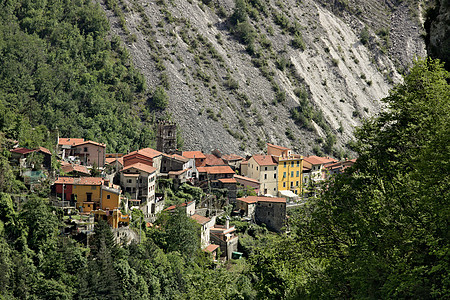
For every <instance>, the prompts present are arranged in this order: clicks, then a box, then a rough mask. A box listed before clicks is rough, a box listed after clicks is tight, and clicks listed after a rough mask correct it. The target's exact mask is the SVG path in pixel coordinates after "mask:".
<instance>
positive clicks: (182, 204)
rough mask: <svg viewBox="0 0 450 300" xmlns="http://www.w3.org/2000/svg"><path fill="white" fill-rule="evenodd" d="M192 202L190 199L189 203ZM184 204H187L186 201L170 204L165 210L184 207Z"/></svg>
mask: <svg viewBox="0 0 450 300" xmlns="http://www.w3.org/2000/svg"><path fill="white" fill-rule="evenodd" d="M191 203H192V201H189V202H188V203H187V204H188V205H189V204H191ZM183 206H186V202H183V203H181V204H178V205H172V206H169V207H168V208H166V209H164V210H165V211H169V210H173V209H175V208H176V207H183Z"/></svg>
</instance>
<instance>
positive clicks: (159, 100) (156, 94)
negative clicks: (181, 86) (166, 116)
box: [152, 86, 169, 109]
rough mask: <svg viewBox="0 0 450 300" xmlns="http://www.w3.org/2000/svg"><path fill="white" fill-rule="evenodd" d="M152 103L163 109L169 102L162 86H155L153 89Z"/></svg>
mask: <svg viewBox="0 0 450 300" xmlns="http://www.w3.org/2000/svg"><path fill="white" fill-rule="evenodd" d="M152 103H153V105H154V106H155V107H156V108H158V109H165V108H166V107H167V105H168V104H169V96H167V93H166V91H165V90H164V88H163V87H162V86H157V87H156V89H155V90H154V91H153V96H152Z"/></svg>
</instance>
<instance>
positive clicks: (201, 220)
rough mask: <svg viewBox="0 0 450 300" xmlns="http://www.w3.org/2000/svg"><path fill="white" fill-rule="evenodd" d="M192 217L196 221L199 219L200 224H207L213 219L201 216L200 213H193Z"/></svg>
mask: <svg viewBox="0 0 450 300" xmlns="http://www.w3.org/2000/svg"><path fill="white" fill-rule="evenodd" d="M191 218H192V219H194V220H195V221H197V223H198V224H200V225H203V224H206V223H208V222H209V221H211V219H210V218H207V217H203V216H200V215H198V214H193V215H192V216H191Z"/></svg>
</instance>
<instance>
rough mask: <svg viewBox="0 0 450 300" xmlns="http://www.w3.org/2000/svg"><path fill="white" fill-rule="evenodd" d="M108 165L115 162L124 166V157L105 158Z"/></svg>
mask: <svg viewBox="0 0 450 300" xmlns="http://www.w3.org/2000/svg"><path fill="white" fill-rule="evenodd" d="M105 161H106V164H107V165H110V164H112V163H114V162H115V161H117V162H118V163H119V164H121V165H122V166H123V158H122V157H117V158H116V157H106V158H105Z"/></svg>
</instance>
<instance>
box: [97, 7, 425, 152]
mask: <svg viewBox="0 0 450 300" xmlns="http://www.w3.org/2000/svg"><path fill="white" fill-rule="evenodd" d="M367 1H368V0H367ZM262 2H264V3H270V5H268V6H267V8H268V10H267V15H264V13H262V12H261V11H258V10H256V12H257V18H251V19H250V23H251V24H252V26H253V28H254V29H255V31H256V33H257V34H256V41H257V42H256V43H255V45H256V50H257V52H258V51H259V52H260V53H261V55H260V57H259V58H258V57H257V56H255V55H254V56H251V55H249V54H248V53H247V51H246V47H245V46H244V45H243V44H241V43H239V42H238V41H237V40H236V38H235V37H234V36H233V35H232V33H230V30H229V29H228V25H227V18H225V17H219V16H218V14H217V12H218V11H219V8H218V7H219V6H221V7H222V8H223V11H225V12H226V14H227V15H228V16H229V15H231V13H232V11H233V7H234V1H232V0H219V1H218V2H212V3H213V4H214V3H216V4H217V7H215V8H214V7H213V5H211V7H212V8H211V7H208V6H206V5H204V4H202V2H201V1H198V0H192V1H186V0H171V1H167V2H164V3H165V4H164V3H163V1H160V2H153V1H151V2H148V1H141V0H137V1H130V0H123V3H125V5H126V6H127V7H128V12H125V13H124V15H125V18H126V20H127V22H126V25H127V29H128V30H129V32H130V34H134V35H135V36H136V41H134V42H132V43H130V42H126V45H127V47H128V50H129V52H130V54H131V56H132V58H133V61H134V63H135V66H136V67H137V68H138V69H140V70H141V71H142V72H143V73H144V75H145V76H146V78H147V83H148V86H149V88H150V89H153V88H154V87H155V86H157V85H158V84H161V82H162V79H161V78H163V77H166V78H167V79H166V81H168V83H169V88H168V89H167V93H168V95H169V98H170V103H169V106H168V108H167V110H166V112H162V113H161V112H155V113H156V115H163V114H167V113H168V114H171V118H172V119H173V120H175V121H176V122H177V123H178V124H179V125H180V126H181V128H182V135H183V138H184V148H185V149H198V150H204V151H211V150H213V149H215V148H218V149H219V150H221V151H222V152H223V153H240V154H243V153H245V152H247V153H249V152H253V153H254V152H258V151H262V150H263V148H264V145H265V142H270V143H275V144H280V145H282V146H287V147H291V148H293V149H294V150H296V151H297V152H299V153H301V154H305V155H307V154H310V153H312V148H313V147H314V146H315V147H316V148H320V143H319V144H318V142H317V138H318V137H322V140H324V139H325V138H326V136H327V135H329V134H330V132H328V133H327V132H325V130H324V128H321V127H319V126H318V125H317V124H314V127H315V128H316V132H311V131H307V130H305V129H303V128H301V127H300V126H299V124H296V123H295V122H294V121H293V120H292V119H291V118H290V111H291V109H292V108H294V107H297V106H298V105H299V99H298V98H297V97H296V96H295V94H294V89H295V88H296V87H302V88H304V89H305V90H307V91H308V93H309V95H310V104H311V105H312V106H314V108H315V109H316V110H320V111H322V113H323V115H324V116H325V119H326V121H327V123H328V127H329V129H331V133H332V134H334V135H336V138H337V143H336V145H335V149H337V150H339V149H345V144H346V143H347V142H348V141H349V140H350V139H351V138H352V132H353V129H354V127H355V126H358V125H359V124H360V122H361V118H363V117H367V116H370V115H373V114H375V113H377V112H379V111H380V109H382V104H381V102H380V99H381V98H383V97H385V96H387V95H388V92H389V89H390V88H391V87H392V86H393V84H394V83H396V82H400V81H401V76H400V75H399V73H398V72H397V69H398V68H401V69H405V67H406V66H408V65H409V64H411V62H412V60H413V58H414V56H424V55H425V47H424V44H423V42H422V41H421V39H420V34H421V32H422V27H421V25H420V23H419V21H417V22H416V21H414V20H413V19H411V18H410V17H409V16H410V14H409V9H410V8H408V7H406V6H405V5H406V4H402V5H403V6H395V5H393V4H392V3H389V6H388V4H380V3H378V2H377V3H376V4H374V2H370V1H369V2H367V3H365V2H364V1H362V0H359V1H356V0H355V1H350V3H351V5H352V6H351V7H352V9H358V7H359V9H360V13H359V14H357V15H354V14H353V12H348V11H346V10H345V9H344V10H342V9H340V8H336V7H332V6H330V5H329V4H328V2H327V1H320V0H303V1H294V0H285V1H282V2H279V1H277V2H275V1H262ZM386 2H389V1H386ZM366 4H367V5H366ZM369 4H370V5H369ZM105 9H106V8H105ZM273 13H278V14H282V15H284V16H285V17H286V18H287V19H288V20H289V22H290V24H291V25H292V24H293V23H294V21H296V22H297V23H298V24H299V25H300V27H301V33H302V36H303V39H304V41H305V45H306V47H305V49H304V51H301V50H299V49H295V48H294V47H292V46H291V41H292V39H293V36H292V34H290V32H289V29H283V28H282V27H281V26H279V25H277V24H275V23H274V18H273ZM107 14H108V16H109V19H110V21H111V24H112V30H113V32H114V33H116V34H119V35H120V36H121V37H122V38H123V39H124V40H127V37H126V35H125V34H124V30H123V28H120V26H119V25H118V18H117V16H114V13H112V12H111V11H107ZM145 19H147V21H145ZM412 24H415V28H412V27H413V26H412ZM366 25H367V27H368V30H369V33H370V38H369V41H368V43H367V44H366V45H363V44H362V43H361V41H360V32H361V30H362V28H364V26H366ZM380 28H388V29H387V32H389V33H390V35H389V43H388V44H386V43H385V42H384V41H383V40H382V39H381V38H380V37H379V36H377V34H376V32H377V31H378V30H379V29H380ZM128 39H129V38H128ZM264 39H265V40H266V41H267V40H268V41H269V43H270V47H264V46H262V44H263V43H262V42H261V41H262V40H264ZM151 45H153V47H152V46H151ZM399 47H401V48H399ZM381 50H383V51H381ZM214 53H215V54H214ZM281 58H284V59H285V61H287V62H289V61H290V63H291V64H292V67H286V68H285V69H284V70H281V69H278V68H277V60H281ZM261 64H262V65H263V66H264V67H258V65H259V66H261ZM161 66H163V67H161ZM264 72H266V74H264ZM267 72H268V73H267ZM229 77H231V78H232V79H233V80H234V81H235V82H236V83H237V84H238V88H237V89H234V90H233V89H230V88H228V87H227V84H228V82H229V79H228V78H229ZM271 78H272V79H271ZM271 81H272V82H271ZM274 83H275V85H276V87H278V89H279V90H280V91H283V92H284V95H285V100H284V101H283V102H282V103H278V104H273V102H274V99H275V98H276V93H275V91H274Z"/></svg>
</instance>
